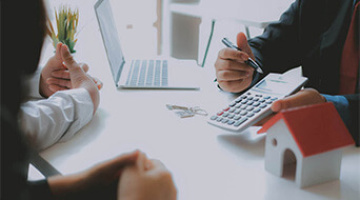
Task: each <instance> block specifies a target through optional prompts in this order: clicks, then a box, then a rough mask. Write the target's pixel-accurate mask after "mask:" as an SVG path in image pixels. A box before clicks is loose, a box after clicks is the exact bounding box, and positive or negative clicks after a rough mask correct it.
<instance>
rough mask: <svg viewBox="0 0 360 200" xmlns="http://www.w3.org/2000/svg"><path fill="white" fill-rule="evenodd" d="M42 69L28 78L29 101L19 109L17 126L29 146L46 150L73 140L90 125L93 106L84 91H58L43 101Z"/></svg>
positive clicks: (86, 92) (81, 89)
mask: <svg viewBox="0 0 360 200" xmlns="http://www.w3.org/2000/svg"><path fill="white" fill-rule="evenodd" d="M40 74H41V69H39V70H38V71H37V72H36V73H35V74H34V75H33V76H31V77H29V78H28V83H29V84H28V86H29V98H30V99H31V100H29V101H27V102H24V103H23V104H22V105H21V109H20V119H19V120H20V125H21V127H22V130H23V132H24V134H25V136H26V137H27V138H28V139H29V142H30V144H31V145H32V146H33V147H34V148H36V149H38V150H41V149H45V148H47V147H49V146H51V145H53V144H54V143H56V142H58V141H66V140H68V139H70V138H71V137H73V136H74V135H75V133H76V132H78V131H79V130H80V129H81V128H82V127H83V126H85V125H86V124H87V123H89V122H90V120H91V118H92V116H93V110H94V105H93V103H92V100H91V97H90V94H89V93H88V91H87V90H86V89H84V88H79V89H71V90H66V91H59V92H56V93H55V94H53V95H51V96H50V97H49V98H47V99H44V98H42V97H41V95H40V94H39V81H40Z"/></svg>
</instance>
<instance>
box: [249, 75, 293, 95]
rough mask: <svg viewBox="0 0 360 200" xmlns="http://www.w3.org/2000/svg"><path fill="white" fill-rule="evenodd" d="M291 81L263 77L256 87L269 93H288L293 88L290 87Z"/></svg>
mask: <svg viewBox="0 0 360 200" xmlns="http://www.w3.org/2000/svg"><path fill="white" fill-rule="evenodd" d="M289 84H291V83H289V82H287V81H284V80H277V79H263V80H262V81H261V82H260V83H258V84H257V85H256V86H255V88H254V89H259V90H262V91H266V92H269V93H275V94H288V93H289V92H290V91H291V90H292V89H293V88H292V87H289Z"/></svg>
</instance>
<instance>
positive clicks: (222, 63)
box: [215, 59, 254, 73]
mask: <svg viewBox="0 0 360 200" xmlns="http://www.w3.org/2000/svg"><path fill="white" fill-rule="evenodd" d="M215 68H216V70H238V71H246V72H250V73H252V72H253V71H254V69H253V68H252V67H250V66H249V65H247V64H245V63H243V62H238V61H235V60H224V59H217V60H216V62H215Z"/></svg>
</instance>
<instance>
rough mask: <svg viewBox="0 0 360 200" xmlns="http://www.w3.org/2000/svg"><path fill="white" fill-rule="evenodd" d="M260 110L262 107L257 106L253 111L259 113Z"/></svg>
mask: <svg viewBox="0 0 360 200" xmlns="http://www.w3.org/2000/svg"><path fill="white" fill-rule="evenodd" d="M260 110H261V109H260V108H255V109H254V111H253V112H254V113H258V112H260Z"/></svg>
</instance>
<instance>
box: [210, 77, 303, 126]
mask: <svg viewBox="0 0 360 200" xmlns="http://www.w3.org/2000/svg"><path fill="white" fill-rule="evenodd" d="M306 82H307V78H306V77H302V76H297V77H286V76H283V74H276V73H270V74H268V75H267V76H266V77H265V78H263V79H262V80H260V81H259V82H258V83H257V84H256V85H254V86H253V87H251V88H250V89H248V90H247V91H246V92H244V93H243V94H242V95H240V96H239V97H237V98H236V99H235V100H233V101H232V102H230V104H229V105H227V106H225V107H223V108H222V109H219V111H218V112H217V113H215V114H213V115H211V116H210V118H209V119H208V123H210V124H212V125H215V126H218V127H220V128H225V129H228V130H232V131H237V132H241V131H243V130H245V129H246V128H247V127H249V126H251V125H253V124H255V123H257V122H258V121H260V120H262V119H264V118H265V117H267V116H269V115H270V114H271V113H272V110H271V104H272V103H273V102H274V101H276V100H278V99H282V98H284V97H286V96H288V95H291V94H293V93H295V92H297V91H299V90H300V89H301V88H302V87H303V86H304V84H305V83H306Z"/></svg>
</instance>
